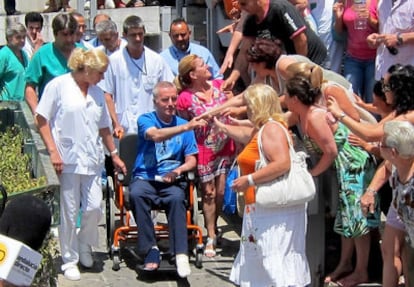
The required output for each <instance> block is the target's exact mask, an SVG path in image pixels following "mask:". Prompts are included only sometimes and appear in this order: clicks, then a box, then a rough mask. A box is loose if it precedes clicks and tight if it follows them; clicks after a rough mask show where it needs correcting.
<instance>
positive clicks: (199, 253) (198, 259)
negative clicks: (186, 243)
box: [194, 248, 204, 269]
mask: <svg viewBox="0 0 414 287" xmlns="http://www.w3.org/2000/svg"><path fill="white" fill-rule="evenodd" d="M203 251H204V250H203V248H197V249H196V254H195V263H194V265H195V267H196V268H198V269H201V268H203Z"/></svg>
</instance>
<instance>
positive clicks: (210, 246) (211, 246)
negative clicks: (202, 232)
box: [204, 237, 217, 258]
mask: <svg viewBox="0 0 414 287" xmlns="http://www.w3.org/2000/svg"><path fill="white" fill-rule="evenodd" d="M216 245H217V237H216V238H214V239H213V238H211V237H207V242H206V247H205V249H204V256H206V257H208V258H213V257H215V256H216Z"/></svg>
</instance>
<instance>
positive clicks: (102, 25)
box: [95, 20, 118, 35]
mask: <svg viewBox="0 0 414 287" xmlns="http://www.w3.org/2000/svg"><path fill="white" fill-rule="evenodd" d="M95 31H96V34H97V35H99V34H101V33H106V32H113V33H117V32H118V28H117V27H116V24H115V22H114V21H112V20H104V21H101V22H99V23H98V24H96V27H95Z"/></svg>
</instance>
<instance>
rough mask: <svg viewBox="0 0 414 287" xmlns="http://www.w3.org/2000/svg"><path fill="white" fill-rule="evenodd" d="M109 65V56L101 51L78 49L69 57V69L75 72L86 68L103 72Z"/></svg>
mask: <svg viewBox="0 0 414 287" xmlns="http://www.w3.org/2000/svg"><path fill="white" fill-rule="evenodd" d="M108 63H109V59H108V56H107V55H106V54H105V52H104V51H102V50H100V49H96V48H95V49H89V50H84V49H82V48H76V49H75V50H73V52H72V54H71V55H70V57H69V60H68V67H69V68H70V69H71V70H72V71H75V72H77V71H83V70H85V69H86V68H89V69H92V70H95V71H102V70H106V68H107V67H108Z"/></svg>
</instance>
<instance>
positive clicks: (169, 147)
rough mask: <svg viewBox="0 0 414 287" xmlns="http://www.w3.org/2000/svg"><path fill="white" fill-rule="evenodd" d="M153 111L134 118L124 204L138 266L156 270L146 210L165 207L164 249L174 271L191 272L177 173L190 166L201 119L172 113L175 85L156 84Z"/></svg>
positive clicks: (193, 163)
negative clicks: (134, 232)
mask: <svg viewBox="0 0 414 287" xmlns="http://www.w3.org/2000/svg"><path fill="white" fill-rule="evenodd" d="M153 97H154V98H153V102H154V108H155V111H154V112H150V113H146V114H143V115H141V116H140V117H139V118H138V153H137V158H136V160H135V165H134V168H133V174H132V181H131V183H130V204H131V209H132V211H133V213H134V217H135V221H136V223H137V228H138V252H139V253H140V254H142V255H144V258H145V259H144V266H143V269H144V270H146V271H154V270H157V269H158V267H159V265H160V260H161V259H160V251H159V249H158V247H157V242H156V237H155V230H154V224H153V221H152V218H151V209H153V208H162V209H165V211H166V214H167V219H168V225H169V243H170V244H169V246H170V253H171V254H172V255H175V260H176V266H177V273H178V275H179V276H180V277H183V278H184V277H187V276H189V275H190V273H191V269H190V265H189V259H188V242H187V226H186V205H185V189H186V185H187V182H186V181H184V180H182V179H181V178H182V174H183V173H185V172H187V171H190V170H193V169H195V168H196V163H197V160H196V155H197V153H198V149H197V143H196V140H195V137H194V132H193V131H192V130H193V129H194V128H196V127H199V126H205V125H206V122H205V121H204V120H199V119H194V120H192V121H190V122H187V121H186V120H184V119H182V118H180V117H178V116H176V115H175V111H176V101H177V89H176V87H175V85H174V84H172V83H170V82H159V83H158V84H157V85H156V86H155V87H154V90H153Z"/></svg>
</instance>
